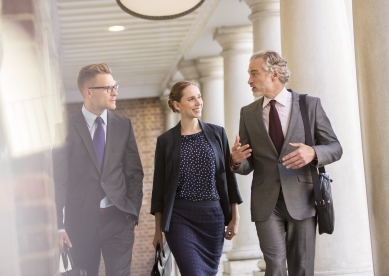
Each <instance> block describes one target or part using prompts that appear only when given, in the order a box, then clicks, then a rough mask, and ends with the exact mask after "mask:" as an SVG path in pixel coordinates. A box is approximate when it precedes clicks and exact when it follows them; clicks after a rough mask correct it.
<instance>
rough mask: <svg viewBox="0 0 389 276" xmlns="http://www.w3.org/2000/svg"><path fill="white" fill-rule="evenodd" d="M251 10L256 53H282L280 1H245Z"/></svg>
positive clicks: (250, 17)
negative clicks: (266, 51) (270, 51)
mask: <svg viewBox="0 0 389 276" xmlns="http://www.w3.org/2000/svg"><path fill="white" fill-rule="evenodd" d="M245 1H246V3H247V5H248V6H249V7H250V9H251V15H250V16H249V19H250V20H251V22H253V41H254V52H257V51H261V50H273V51H276V52H279V53H281V27H280V0H245Z"/></svg>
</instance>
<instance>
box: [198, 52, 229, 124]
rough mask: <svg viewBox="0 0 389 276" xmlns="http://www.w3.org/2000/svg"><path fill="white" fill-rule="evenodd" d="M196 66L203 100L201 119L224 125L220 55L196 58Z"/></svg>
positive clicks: (221, 60) (221, 61) (221, 59)
mask: <svg viewBox="0 0 389 276" xmlns="http://www.w3.org/2000/svg"><path fill="white" fill-rule="evenodd" d="M196 66H197V71H198V73H199V75H200V78H199V80H200V84H201V95H202V98H203V102H204V105H203V113H202V116H201V119H202V120H204V121H205V122H207V123H211V124H216V125H219V126H224V80H223V70H224V69H223V58H222V57H220V56H217V57H203V58H198V59H197V60H196Z"/></svg>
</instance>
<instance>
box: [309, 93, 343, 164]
mask: <svg viewBox="0 0 389 276" xmlns="http://www.w3.org/2000/svg"><path fill="white" fill-rule="evenodd" d="M314 110H315V114H314V116H315V117H314V118H315V120H314V126H311V128H312V127H313V131H314V136H313V137H315V140H316V143H315V144H316V145H315V146H314V147H313V148H314V149H315V152H316V156H317V166H318V167H322V166H324V165H327V164H330V163H332V162H335V161H337V160H339V159H340V158H341V157H342V154H343V149H342V146H341V145H340V143H339V141H338V138H337V137H336V135H335V132H334V130H333V129H332V126H331V122H330V120H329V119H328V117H327V114H326V113H325V111H324V109H323V107H322V105H321V102H320V99H317V101H316V106H315V108H314Z"/></svg>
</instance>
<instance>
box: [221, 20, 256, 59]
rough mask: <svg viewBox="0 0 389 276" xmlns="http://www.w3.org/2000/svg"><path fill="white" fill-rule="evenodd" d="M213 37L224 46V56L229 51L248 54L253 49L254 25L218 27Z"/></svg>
mask: <svg viewBox="0 0 389 276" xmlns="http://www.w3.org/2000/svg"><path fill="white" fill-rule="evenodd" d="M213 39H214V40H216V41H217V42H218V43H219V44H220V46H222V48H223V51H222V53H221V55H222V56H225V55H226V54H229V53H245V54H247V53H252V51H253V27H252V25H244V26H234V27H220V28H217V29H216V30H215V32H214V34H213Z"/></svg>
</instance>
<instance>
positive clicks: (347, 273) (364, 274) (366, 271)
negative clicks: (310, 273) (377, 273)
mask: <svg viewBox="0 0 389 276" xmlns="http://www.w3.org/2000/svg"><path fill="white" fill-rule="evenodd" d="M332 275H337V276H351V275H352V276H354V275H355V276H374V271H373V268H372V267H363V268H359V269H350V270H338V271H334V270H333V271H320V272H315V276H332Z"/></svg>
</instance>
